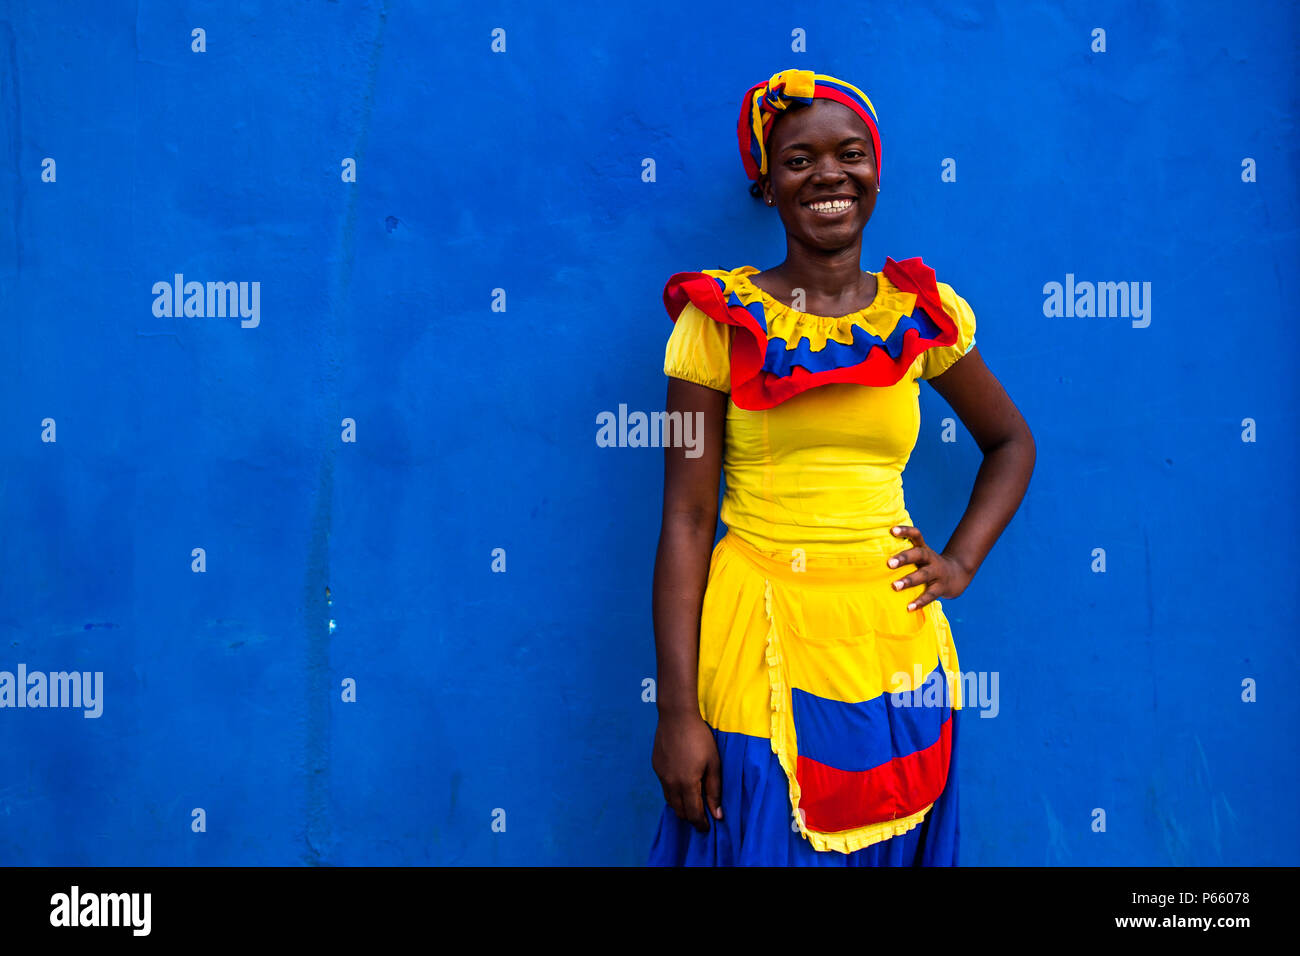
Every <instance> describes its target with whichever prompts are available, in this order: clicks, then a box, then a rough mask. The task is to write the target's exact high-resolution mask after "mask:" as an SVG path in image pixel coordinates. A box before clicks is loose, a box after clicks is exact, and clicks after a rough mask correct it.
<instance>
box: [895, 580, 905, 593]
mask: <svg viewBox="0 0 1300 956" xmlns="http://www.w3.org/2000/svg"><path fill="white" fill-rule="evenodd" d="M902 589H903V582H902V581H895V582H894V590H895V591H901V590H902Z"/></svg>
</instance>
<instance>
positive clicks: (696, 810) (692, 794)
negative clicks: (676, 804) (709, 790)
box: [682, 780, 709, 833]
mask: <svg viewBox="0 0 1300 956" xmlns="http://www.w3.org/2000/svg"><path fill="white" fill-rule="evenodd" d="M682 796H683V798H684V803H685V806H686V819H687V820H689V821H690V822H691V825H692V826H694V827H695V829H697V830H699V831H700V832H701V833H707V832H709V818H708V816H706V815H705V813H704V799H703V798H702V797H701V795H700V781H698V780H696V781H695V784H694V785H693V786H688V787H686V788H685V791H684V793H683V794H682Z"/></svg>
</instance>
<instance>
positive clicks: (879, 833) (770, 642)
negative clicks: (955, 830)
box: [763, 578, 934, 853]
mask: <svg viewBox="0 0 1300 956" xmlns="http://www.w3.org/2000/svg"><path fill="white" fill-rule="evenodd" d="M763 583H764V592H763V603H764V610H765V612H766V614H767V644H766V659H767V675H768V686H769V688H770V690H771V695H772V696H771V707H770V710H771V713H772V718H771V742H772V752H773V753H774V754H776V758H777V761H778V762H779V763H780V764H781V769H782V770H783V771H784V772H785V778H786V781H787V782H788V783H789V785H790V806H791V807H792V808H793V811H794V821H795V825H796V826H797V827H798V828H799V833H800V835H801V836H802V837H803V838H804V839H806V840H807V841H808V842H809V843H810V844H811V845H812V847H813V849H815V850H821V851H836V852H839V853H853V852H855V851H857V850H861V849H863V848H864V847H868V846H872V845H873V844H876V843H881V842H883V841H885V840H888V839H891V838H893V837H896V836H902V835H903V834H904V833H907V832H908V831H909V830H911V829H913V828H914V827H916V826H919V825H920V824H921V823H922V822H923V821H924V820H925V815H926V814H927V813H929V812H930V810H931V808H932V807H933V806H934V804H933V803H930V804H928V805H926V806H925V807H923V808H921V809H920V810H918V811H917V812H916V813H913V814H911V815H909V816H906V817H899V818H898V819H896V820H885V821H883V822H880V823H870V824H867V825H866V826H863V827H856V828H855V829H852V830H840V831H838V832H835V833H822V832H820V831H817V830H810V829H808V827H807V826H805V825H804V814H803V813H802V812H801V810H800V809H799V799H800V797H801V795H802V794H801V789H800V787H799V780H798V778H797V777H796V775H795V765H794V760H793V759H792V757H791V753H790V740H789V736H788V735H787V733H786V731H787V726H786V724H787V717H788V713H787V711H786V706H785V702H786V696H787V690H788V688H787V687H786V686H785V675H784V669H783V667H782V659H781V648H780V638H779V635H778V631H777V626H776V618H775V616H774V615H773V613H772V581H771V579H770V578H764V582H763Z"/></svg>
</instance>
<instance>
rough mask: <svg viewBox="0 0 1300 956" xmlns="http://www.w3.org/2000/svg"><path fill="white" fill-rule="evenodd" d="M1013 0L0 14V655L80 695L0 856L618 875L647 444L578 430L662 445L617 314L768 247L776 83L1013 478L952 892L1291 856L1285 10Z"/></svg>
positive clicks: (652, 472) (932, 510)
mask: <svg viewBox="0 0 1300 956" xmlns="http://www.w3.org/2000/svg"><path fill="white" fill-rule="evenodd" d="M878 6H879V5H875V4H873V5H871V7H872V8H876V7H878ZM1030 6H1031V5H1028V4H1020V3H964V4H950V3H939V2H934V3H918V4H911V3H909V4H907V5H905V6H902V7H895V8H891V9H889V10H882V11H878V12H877V11H874V10H873V11H867V10H866V9H865V8H862V5H853V4H830V3H827V4H808V5H800V6H799V8H798V9H797V10H787V11H785V12H781V11H779V10H776V9H773V10H771V11H768V12H764V13H762V15H754V16H740V17H737V16H736V15H735V13H734V10H735V7H734V5H730V4H722V3H709V2H701V0H691V2H680V0H667V2H661V3H656V4H655V5H654V6H653V9H652V10H646V9H636V10H631V9H628V8H624V7H622V6H620V5H617V4H591V5H589V6H587V7H580V6H576V5H560V6H558V7H548V6H547V5H544V4H543V5H538V4H522V3H520V4H505V3H489V4H454V5H453V4H417V3H397V2H389V3H381V2H369V3H360V2H338V3H326V2H299V3H294V4H281V3H272V2H243V3H239V4H227V3H198V2H187V3H165V2H161V0H141V2H139V3H123V2H112V3H102V4H101V3H90V2H82V3H80V4H74V5H72V6H71V9H69V6H68V5H65V4H54V3H49V2H38V3H25V2H21V0H5V2H0V11H3V13H2V15H0V65H2V66H3V74H0V204H3V208H2V209H0V212H2V213H3V215H2V216H0V320H2V321H3V333H4V347H3V349H0V361H2V362H3V367H2V373H0V453H2V457H0V507H3V515H2V518H3V533H2V534H0V554H2V555H3V561H2V563H0V671H4V672H8V673H11V674H13V675H14V677H13V680H14V681H15V682H16V681H17V672H18V668H19V667H20V666H21V667H23V668H25V670H26V671H27V672H28V674H29V676H30V674H32V673H34V672H42V673H49V672H60V671H73V670H75V671H78V672H83V671H84V672H89V673H91V674H92V675H94V674H96V673H99V674H102V687H101V690H100V693H99V696H98V703H97V706H98V707H99V708H100V713H99V716H97V717H92V718H87V717H85V716H83V713H85V711H86V708H85V706H84V701H83V707H82V708H80V709H77V708H73V707H67V708H54V707H43V708H42V707H32V708H22V709H19V708H17V707H12V708H0V863H5V864H13V863H25V864H101V865H107V864H282V863H290V864H293V863H302V864H327V865H346V864H362V863H379V864H394V863H401V864H424V863H453V864H461V863H478V864H506V863H600V864H633V865H635V864H639V863H640V862H642V861H643V860H644V857H645V853H646V850H647V849H648V847H649V844H650V840H651V838H652V837H653V828H654V824H655V821H656V819H657V816H658V814H659V811H660V807H661V794H660V789H659V786H658V782H657V781H656V779H655V777H654V775H653V773H652V772H651V770H650V743H651V739H652V735H653V731H654V724H655V711H654V706H653V704H652V703H650V702H647V701H645V700H643V681H644V680H645V679H646V678H649V677H652V676H653V674H654V649H653V633H652V628H651V621H650V612H649V609H650V581H651V570H652V564H653V558H654V551H655V545H656V537H657V533H658V521H659V516H660V496H661V492H662V469H663V465H662V451H661V450H659V449H656V448H601V447H598V446H597V444H596V441H595V436H596V430H597V429H596V424H595V423H596V417H597V415H598V414H599V413H600V412H601V411H605V410H612V411H617V409H618V407H619V405H620V404H626V405H627V407H628V408H629V409H630V410H644V411H652V410H655V409H658V408H662V403H663V400H664V390H665V379H664V376H663V374H662V361H663V348H664V343H665V341H666V339H667V336H668V333H669V331H670V330H671V323H670V321H669V319H668V317H667V315H666V313H665V312H664V309H663V307H662V303H661V299H660V296H661V292H662V289H663V284H664V282H665V280H666V279H667V278H668V276H669V275H671V274H672V273H674V272H678V271H684V270H694V269H703V268H733V267H735V266H738V265H742V264H752V265H756V266H758V267H760V268H768V267H770V266H773V265H775V264H777V263H778V262H779V261H780V260H781V258H782V256H783V255H784V235H783V232H782V230H781V229H780V224H779V222H778V221H777V220H776V219H775V217H774V215H773V214H771V212H770V210H767V209H766V208H765V207H762V206H761V205H760V204H759V203H756V202H754V201H753V200H752V199H751V198H750V197H749V196H748V194H747V192H746V187H747V181H746V180H745V178H744V175H743V171H742V169H741V164H740V160H739V157H738V155H737V151H736V141H735V122H736V113H737V110H738V107H739V101H740V96H741V93H742V92H743V91H744V90H745V89H746V88H747V87H748V86H750V85H751V84H753V83H755V82H758V81H760V80H762V79H765V78H766V77H767V76H769V75H770V74H772V73H774V72H776V71H777V70H781V69H787V68H800V69H813V70H815V71H817V72H824V73H830V74H833V75H836V76H840V77H843V78H845V79H848V80H850V81H851V82H854V83H855V84H857V85H858V86H860V87H862V88H863V89H864V90H866V91H867V93H868V94H869V95H870V96H871V97H872V99H873V101H874V102H875V105H876V107H877V110H878V112H879V116H880V125H881V132H882V136H883V142H884V149H885V153H886V156H885V167H884V170H883V173H884V176H883V186H884V189H883V192H882V194H881V198H880V202H879V203H878V206H877V210H876V213H875V216H874V218H873V220H872V222H871V223H870V225H869V227H868V230H867V233H866V238H865V244H864V261H863V265H864V267H866V268H870V269H879V268H880V267H881V266H882V265H883V263H884V260H885V257H886V256H887V255H891V256H893V257H894V258H896V259H902V258H905V257H909V256H914V255H921V256H923V257H924V258H925V261H926V262H927V263H928V264H929V265H931V266H932V267H933V268H934V269H935V270H936V272H937V274H938V277H939V278H940V279H941V280H943V281H946V282H949V283H950V284H952V285H953V287H954V288H955V289H956V290H957V291H958V292H959V293H961V294H962V295H963V296H964V297H965V298H966V299H967V300H968V301H969V302H970V304H971V306H972V307H973V309H974V311H975V314H976V316H977V319H978V322H979V332H978V341H979V345H980V349H981V352H982V353H983V355H984V357H985V361H986V362H987V363H988V364H989V366H990V367H991V368H992V369H993V371H994V373H995V374H996V375H997V376H998V377H999V378H1000V379H1001V381H1002V382H1003V383H1004V385H1005V386H1006V388H1007V390H1008V391H1009V393H1010V394H1011V396H1012V398H1013V399H1014V400H1015V401H1016V403H1017V405H1018V406H1019V407H1020V409H1021V410H1022V412H1023V413H1024V415H1025V417H1026V418H1027V419H1028V421H1029V422H1030V425H1031V427H1032V428H1033V429H1034V432H1035V435H1036V438H1037V441H1038V466H1037V471H1036V474H1035V478H1034V483H1033V486H1032V488H1031V491H1030V494H1029V497H1028V498H1027V499H1026V501H1025V503H1024V505H1023V507H1022V509H1021V511H1020V513H1019V514H1018V515H1017V517H1016V518H1015V520H1014V521H1013V522H1012V524H1011V526H1010V527H1009V528H1008V530H1007V532H1006V534H1005V535H1004V536H1003V538H1002V540H1001V541H1000V542H999V543H998V545H997V547H996V548H995V550H994V551H993V553H992V554H991V555H990V557H989V558H988V560H987V561H986V562H985V564H984V566H983V567H982V569H981V570H980V573H979V575H978V576H977V577H976V579H975V581H974V582H973V584H972V586H971V587H970V589H969V590H968V591H967V592H966V594H964V595H963V596H962V597H961V598H959V599H956V600H952V601H947V602H945V610H946V612H947V614H948V616H949V618H950V620H951V621H952V623H953V627H954V632H955V636H956V640H957V642H958V648H959V651H960V653H961V660H962V667H963V669H964V670H967V671H974V672H979V673H983V674H985V675H992V674H994V673H996V674H997V675H998V696H997V708H996V709H997V714H996V717H992V718H991V719H974V720H969V721H967V722H966V723H965V724H964V727H963V734H962V741H963V754H962V760H961V768H962V770H961V772H962V779H961V783H962V801H963V809H962V814H963V816H962V834H963V862H965V863H968V864H1183V863H1186V864H1217V863H1234V864H1265V863H1268V864H1284V863H1285V864H1294V863H1295V862H1296V859H1297V844H1298V843H1300V834H1298V832H1297V823H1296V818H1295V815H1294V814H1293V813H1291V812H1290V811H1291V809H1292V806H1293V802H1294V801H1293V796H1294V793H1295V792H1296V789H1297V784H1298V783H1300V781H1298V780H1297V761H1296V746H1295V742H1294V732H1293V728H1294V727H1295V726H1296V725H1297V717H1298V716H1300V714H1298V708H1297V703H1296V696H1295V695H1294V694H1293V693H1292V691H1291V689H1290V686H1289V684H1288V683H1287V677H1286V675H1287V674H1289V673H1291V672H1292V671H1294V670H1295V665H1296V634H1295V623H1294V622H1295V620H1296V611H1297V595H1296V589H1295V587H1294V586H1293V584H1292V582H1293V580H1294V578H1295V572H1296V568H1297V557H1298V556H1297V550H1298V546H1297V540H1298V538H1297V530H1298V529H1297V508H1296V501H1295V494H1294V488H1295V478H1296V473H1297V454H1296V437H1295V436H1296V421H1297V414H1296V412H1297V384H1296V382H1297V378H1296V375H1295V369H1294V365H1295V359H1294V353H1295V347H1294V345H1293V340H1292V336H1291V335H1290V334H1289V328H1290V325H1291V322H1292V319H1291V316H1290V299H1289V298H1288V296H1289V293H1290V291H1291V290H1290V288H1289V284H1290V283H1291V282H1292V281H1293V279H1294V276H1295V265H1296V262H1297V255H1296V253H1297V242H1296V232H1295V222H1296V212H1297V201H1296V199H1297V197H1296V166H1297V163H1296V160H1297V155H1296V138H1295V131H1296V109H1297V106H1296V104H1297V77H1296V66H1295V61H1294V58H1293V53H1294V50H1293V47H1292V45H1291V40H1290V38H1291V37H1292V36H1294V35H1295V31H1296V27H1297V23H1296V20H1297V15H1296V13H1295V11H1294V10H1292V9H1290V8H1289V7H1287V6H1286V5H1279V4H1272V3H1239V4H1236V5H1235V6H1234V8H1233V9H1234V11H1235V12H1234V15H1233V16H1231V17H1227V16H1223V15H1222V14H1223V8H1222V5H1220V4H1211V3H1203V2H1200V3H1177V4H1174V3H1156V4H1149V5H1143V6H1144V7H1145V9H1144V10H1143V11H1141V12H1134V11H1132V10H1131V9H1130V5H1129V4H1120V3H1115V4H1095V5H1089V6H1088V7H1087V8H1086V9H1077V6H1078V5H1075V4H1059V5H1055V6H1054V7H1053V6H1048V5H1041V6H1040V5H1034V6H1036V7H1038V8H1037V9H1033V10H1031V9H1029V7H1030ZM195 28H201V29H202V30H203V31H204V34H203V38H204V41H205V49H204V51H203V52H196V51H195V50H194V49H192V45H193V44H194V42H195V41H194V39H193V37H192V34H191V31H192V30H194V29H195ZM1097 29H1102V30H1104V31H1105V35H1104V43H1105V49H1104V52H1103V51H1102V50H1100V49H1094V47H1096V46H1098V40H1099V37H1098V36H1096V35H1094V31H1095V30H1097ZM495 30H501V31H504V41H505V49H504V52H494V50H493V43H494V32H493V31H495ZM795 31H802V37H803V42H805V43H806V51H807V52H794V51H793V50H792V43H796V42H799V41H800V35H799V34H797V33H796V32H795ZM500 36H501V35H500V34H497V37H498V40H499V38H500ZM647 158H649V159H653V160H654V177H653V181H645V178H644V177H643V168H644V167H643V163H644V160H646V159H647ZM348 160H351V161H353V162H354V163H355V170H356V178H355V182H351V181H345V173H346V168H345V163H346V162H347V161H348ZM1247 160H1249V162H1247ZM47 161H49V162H47ZM945 161H950V162H947V163H946V162H945ZM51 162H52V164H53V165H50V163H51ZM945 169H949V170H955V174H956V176H955V181H945V178H944V171H945ZM950 178H951V177H950ZM178 274H179V275H181V276H183V277H184V280H183V281H197V282H202V283H209V282H234V283H245V284H246V285H245V286H244V288H245V290H246V291H247V293H248V296H249V299H248V300H247V302H246V305H247V307H248V308H247V315H246V316H243V317H240V316H225V317H221V316H215V315H214V316H208V315H203V316H196V315H188V316H187V315H180V316H176V315H171V314H166V310H165V309H163V308H162V306H161V302H162V301H163V300H165V299H166V298H167V297H168V296H167V294H159V293H156V292H155V291H154V290H155V284H156V283H171V282H173V281H174V277H175V276H177V275H178ZM1052 282H1059V283H1062V284H1064V283H1067V282H1074V283H1076V284H1077V283H1083V282H1133V283H1138V288H1142V289H1149V290H1150V291H1149V299H1147V300H1146V301H1148V302H1149V303H1150V312H1149V314H1148V316H1147V318H1148V319H1149V324H1143V323H1144V320H1138V319H1134V318H1133V317H1126V316H1093V317H1086V316H1077V315H1070V316H1048V315H1045V314H1044V311H1045V306H1044V302H1045V299H1046V298H1047V297H1046V296H1045V293H1044V288H1045V286H1046V285H1047V284H1048V283H1052ZM254 283H256V284H257V285H256V286H254V285H253V284H254ZM1147 283H1149V284H1150V285H1149V286H1147V285H1146V284H1147ZM254 288H256V290H257V295H258V299H257V309H256V311H254V310H253V308H252V305H253V303H252V293H253V290H254ZM494 290H504V299H503V298H502V295H501V294H500V293H494ZM503 303H504V309H501V308H500V306H501V305H502V304H503ZM494 306H496V308H494ZM205 307H206V302H205ZM158 312H162V313H163V314H157V313H158ZM1135 322H1137V323H1138V324H1137V325H1135ZM922 411H923V416H924V421H923V425H922V433H921V438H920V442H919V445H918V447H917V449H916V452H915V454H914V456H913V459H912V462H911V465H910V466H909V469H908V472H907V475H906V488H907V498H908V505H909V508H910V509H911V511H912V514H913V515H914V517H916V518H917V521H918V524H919V525H921V526H922V528H923V530H925V531H926V532H927V534H928V535H929V536H930V537H931V538H933V539H937V540H939V541H941V542H942V541H944V540H946V536H947V534H948V533H949V532H950V531H951V529H952V527H953V526H954V525H955V524H956V522H957V520H958V519H959V518H960V516H961V514H962V510H963V508H964V507H965V505H966V501H967V496H968V494H969V490H970V487H971V483H972V481H973V479H974V475H975V471H976V469H977V468H978V465H979V461H980V457H979V452H978V449H977V448H976V447H975V446H974V444H973V442H972V441H971V439H970V437H969V435H967V434H966V432H965V430H964V429H963V428H962V427H961V426H960V425H959V424H958V425H957V426H956V429H955V432H954V437H955V440H954V441H950V442H945V441H943V440H942V439H943V428H944V421H943V420H944V419H945V417H951V411H950V410H949V409H948V408H947V406H946V404H945V403H944V402H943V401H942V399H940V398H939V397H938V395H937V394H936V393H934V392H933V391H932V390H930V389H929V388H928V387H923V390H922ZM1246 420H1250V423H1253V424H1250V423H1247V422H1246ZM345 421H351V422H353V423H354V430H353V432H352V433H351V434H349V435H347V436H345V434H344V432H345V426H344V424H343V423H344V422H345ZM345 437H348V438H354V439H355V440H345ZM195 549H202V559H203V565H202V567H203V570H202V572H201V573H200V572H198V571H196V570H195V567H196V565H195V562H196V560H197V558H196V556H195ZM494 549H504V554H505V561H506V566H505V572H504V573H496V572H494V571H493V566H492V565H493V552H494ZM1103 552H1104V572H1102V571H1101V570H1100V567H1101V565H1100V563H1099V556H1100V555H1102V553H1103ZM348 680H351V681H354V682H355V701H345V700H344V699H343V698H344V694H345V687H344V684H345V682H346V681H348ZM92 682H93V677H92ZM1243 682H1246V684H1245V685H1243ZM1250 682H1257V685H1256V686H1255V690H1254V694H1255V699H1254V700H1253V702H1252V701H1248V700H1243V694H1245V695H1246V696H1247V697H1249V696H1250V694H1249V693H1248V691H1249V687H1250ZM28 686H29V687H30V686H34V685H30V684H29V685H28ZM92 686H93V684H92ZM48 702H49V701H48V700H47V703H48ZM992 710H993V708H992V707H988V708H985V712H986V713H989V714H991V713H992ZM196 808H198V809H201V810H202V811H203V821H204V827H205V828H204V830H203V832H195V827H196V826H197V824H196V823H195V822H194V821H195V819H196V818H195V816H194V811H195V810H196ZM1097 809H1101V810H1104V812H1105V820H1106V828H1105V831H1104V832H1096V831H1095V830H1094V820H1095V819H1097V818H1096V815H1095V810H1097ZM499 811H501V812H499ZM502 812H503V814H504V816H503V814H502ZM502 820H504V823H505V827H504V832H502V830H501V827H500V822H501V821H502ZM494 822H496V823H497V826H496V827H494Z"/></svg>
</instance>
